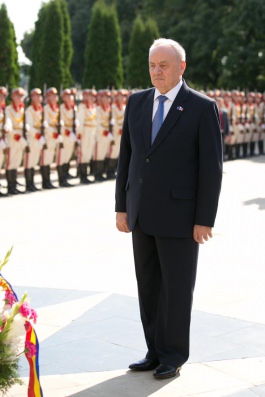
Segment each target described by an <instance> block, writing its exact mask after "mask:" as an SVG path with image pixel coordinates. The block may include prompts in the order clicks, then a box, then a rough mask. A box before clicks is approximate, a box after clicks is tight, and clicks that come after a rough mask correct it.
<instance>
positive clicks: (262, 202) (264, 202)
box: [243, 197, 265, 210]
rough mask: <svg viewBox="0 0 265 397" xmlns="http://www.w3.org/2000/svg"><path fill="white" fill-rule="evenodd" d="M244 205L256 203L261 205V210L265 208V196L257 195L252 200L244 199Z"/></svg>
mask: <svg viewBox="0 0 265 397" xmlns="http://www.w3.org/2000/svg"><path fill="white" fill-rule="evenodd" d="M243 204H244V205H253V204H256V205H258V206H259V208H258V209H259V210H265V198H264V197H257V198H254V199H251V200H247V201H243Z"/></svg>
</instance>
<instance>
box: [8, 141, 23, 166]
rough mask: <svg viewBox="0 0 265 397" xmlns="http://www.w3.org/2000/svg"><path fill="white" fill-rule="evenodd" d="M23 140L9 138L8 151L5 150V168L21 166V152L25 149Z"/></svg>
mask: <svg viewBox="0 0 265 397" xmlns="http://www.w3.org/2000/svg"><path fill="white" fill-rule="evenodd" d="M24 142H25V141H24V140H23V139H20V140H18V141H16V140H14V139H13V140H11V141H10V144H9V147H8V151H7V159H6V169H7V170H16V169H18V167H20V166H21V163H22V159H23V153H24V149H25V143H24Z"/></svg>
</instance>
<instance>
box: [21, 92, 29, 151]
mask: <svg viewBox="0 0 265 397" xmlns="http://www.w3.org/2000/svg"><path fill="white" fill-rule="evenodd" d="M27 98H28V97H26V96H25V99H24V109H23V110H24V114H23V127H22V135H23V138H24V139H25V141H26V143H27V146H26V147H25V152H26V153H29V152H30V148H29V144H28V140H27V126H26V105H27Z"/></svg>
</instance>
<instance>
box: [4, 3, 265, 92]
mask: <svg viewBox="0 0 265 397" xmlns="http://www.w3.org/2000/svg"><path fill="white" fill-rule="evenodd" d="M54 1H59V0H51V1H50V3H52V2H54ZM60 1H63V2H67V5H68V11H69V14H70V18H71V38H72V44H73V49H74V55H73V57H72V62H71V72H72V75H73V78H74V81H75V82H77V83H81V81H82V78H84V82H86V84H88V83H89V85H90V86H91V85H95V86H102V84H104V85H109V84H112V81H113V79H112V78H110V77H108V79H107V81H108V84H106V83H105V80H104V79H102V76H101V77H100V70H102V73H101V74H102V75H103V74H106V76H109V75H110V70H109V69H111V68H113V69H116V68H117V66H116V64H115V65H112V64H111V63H110V59H109V65H108V70H107V69H106V66H105V61H106V60H104V54H108V55H107V56H108V57H109V56H110V55H109V54H110V53H109V52H108V50H109V49H111V48H113V49H114V50H115V48H116V47H119V46H120V44H119V43H118V44H117V42H116V39H115V40H114V42H113V38H112V37H110V35H108V34H107V32H106V24H109V22H108V21H107V19H106V20H105V22H104V23H102V20H101V17H102V18H103V19H104V18H106V15H105V16H103V15H102V16H100V15H99V11H97V15H93V18H98V22H99V25H97V26H96V25H95V22H94V21H92V19H91V18H92V10H93V14H94V13H96V12H95V11H94V7H96V8H97V7H98V8H100V7H102V12H103V8H104V7H105V11H104V12H106V9H107V8H109V7H110V6H111V5H112V4H115V7H116V10H117V13H118V20H119V28H120V34H121V38H122V61H123V69H124V76H125V84H126V85H128V84H129V85H130V86H142V87H145V86H148V85H149V84H150V80H149V76H148V68H147V58H148V47H149V44H147V41H148V40H149V39H148V37H147V36H148V35H149V33H148V32H149V30H146V31H145V33H144V32H143V31H144V30H145V29H147V25H148V24H149V22H148V19H149V18H151V20H154V21H156V23H157V26H158V30H159V32H160V34H161V37H168V38H172V39H174V40H177V41H178V42H179V43H180V44H182V45H183V47H184V48H185V50H186V53H187V69H186V71H185V76H184V77H185V79H186V80H187V81H188V82H189V83H190V84H191V85H192V86H194V87H196V88H204V89H207V88H213V87H216V86H219V87H220V88H233V87H237V88H242V89H244V88H246V87H248V88H249V89H259V90H265V70H264V68H265V66H264V65H265V63H264V56H265V48H264V42H265V2H264V1H261V0H207V1H205V0H105V3H104V4H105V5H102V0H60ZM50 3H47V4H48V5H50ZM140 15H141V16H140ZM137 18H140V19H141V20H142V22H141V23H142V24H143V27H141V26H140V25H141V23H140V22H139V20H138V22H137V23H136V22H135V20H136V19H137ZM101 23H102V26H101V25H100V24H101ZM135 24H136V25H135ZM64 26H65V25H64ZM36 28H37V25H36ZM136 28H137V29H138V31H137V29H136ZM43 29H44V28H43ZM141 29H143V31H142V33H141ZM92 31H93V32H94V33H93V35H92V39H93V42H92V41H91V39H88V36H89V35H91V34H92V33H91V32H92ZM110 31H111V32H112V33H113V32H114V31H115V29H111V30H110ZM154 36H156V34H154ZM113 37H115V34H114V36H113ZM152 37H153V34H151V36H150V38H152ZM1 38H2V36H1ZM34 40H35V39H34ZM34 40H33V38H32V48H30V41H31V35H30V34H29V35H28V36H25V37H24V40H23V42H22V45H23V48H24V49H25V53H26V55H27V56H28V57H29V58H30V57H31V58H30V59H32V60H33V59H34V62H33V63H34V64H35V55H34V53H35V51H37V52H38V51H39V49H40V47H39V49H38V50H35V43H34V45H33V41H34ZM36 40H37V39H36ZM133 42H135V44H134V43H133ZM68 45H69V42H68ZM33 47H34V49H33ZM69 48H70V47H69ZM85 49H86V50H85ZM88 49H89V55H87V51H88ZM115 51H116V50H115ZM70 52H71V51H70ZM85 53H86V54H85ZM63 57H64V55H63ZM88 57H89V60H88ZM94 59H95V62H94ZM66 64H67V62H66V61H64V66H63V68H64V69H67V68H69V66H66ZM92 66H93V68H92ZM135 67H136V70H134V68H135ZM34 68H35V66H34ZM84 68H85V70H84ZM95 68H96V69H97V70H95ZM101 68H102V69H101ZM35 69H37V67H36V68H35ZM91 73H92V74H91ZM115 73H117V75H118V76H120V74H119V73H120V72H117V69H116V72H115ZM65 74H67V72H65ZM140 74H141V76H140ZM89 75H90V76H94V75H96V76H95V80H94V81H92V79H91V78H90V77H89ZM64 78H65V77H64ZM64 81H65V80H64ZM119 81H120V80H119ZM117 84H118V83H117V82H116V80H115V85H117ZM119 84H120V83H119Z"/></svg>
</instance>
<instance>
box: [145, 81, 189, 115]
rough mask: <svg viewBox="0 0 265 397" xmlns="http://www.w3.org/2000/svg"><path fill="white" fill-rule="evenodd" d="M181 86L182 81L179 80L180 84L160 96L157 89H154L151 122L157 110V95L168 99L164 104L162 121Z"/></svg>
mask: <svg viewBox="0 0 265 397" xmlns="http://www.w3.org/2000/svg"><path fill="white" fill-rule="evenodd" d="M182 84H183V81H182V80H180V82H179V83H178V84H177V85H176V86H175V87H174V88H172V89H171V90H170V91H168V92H167V93H166V94H161V93H160V92H159V91H158V89H157V88H156V89H155V95H154V105H153V117H152V120H153V118H154V116H155V114H156V111H157V108H158V103H159V100H158V99H157V97H158V96H159V95H164V96H166V97H167V98H168V99H167V100H166V101H165V102H164V120H165V118H166V116H167V114H168V112H169V109H170V108H171V105H172V103H173V102H174V100H175V98H176V96H177V95H178V92H179V90H180V88H181V86H182Z"/></svg>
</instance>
